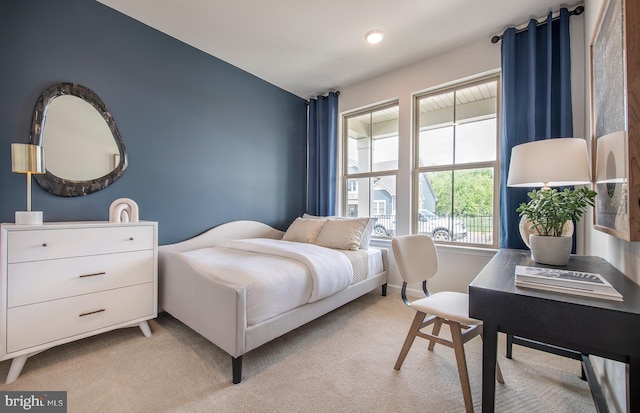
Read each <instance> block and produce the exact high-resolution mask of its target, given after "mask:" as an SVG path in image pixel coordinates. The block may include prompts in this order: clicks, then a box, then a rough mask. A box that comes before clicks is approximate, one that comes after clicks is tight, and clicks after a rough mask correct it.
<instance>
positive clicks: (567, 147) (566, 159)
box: [507, 138, 591, 247]
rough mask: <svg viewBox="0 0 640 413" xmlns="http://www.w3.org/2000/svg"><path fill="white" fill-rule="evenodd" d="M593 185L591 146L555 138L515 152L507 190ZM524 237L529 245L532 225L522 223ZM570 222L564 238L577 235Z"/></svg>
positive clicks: (512, 151)
mask: <svg viewBox="0 0 640 413" xmlns="http://www.w3.org/2000/svg"><path fill="white" fill-rule="evenodd" d="M590 182H591V169H590V167H589V155H588V154H587V142H586V140H584V139H581V138H555V139H545V140H541V141H534V142H528V143H523V144H521V145H517V146H514V147H513V148H512V149H511V163H510V164H509V176H508V178H507V186H512V187H541V189H543V190H544V189H550V187H552V186H571V185H583V184H588V183H590ZM519 227H520V228H519V229H520V236H521V237H522V240H523V241H524V243H525V244H526V245H527V247H530V245H529V234H531V228H530V225H529V224H528V223H527V219H526V217H522V218H521V219H520V225H519ZM573 230H574V228H573V222H567V223H566V224H565V226H564V230H563V231H562V235H566V236H570V235H572V234H573Z"/></svg>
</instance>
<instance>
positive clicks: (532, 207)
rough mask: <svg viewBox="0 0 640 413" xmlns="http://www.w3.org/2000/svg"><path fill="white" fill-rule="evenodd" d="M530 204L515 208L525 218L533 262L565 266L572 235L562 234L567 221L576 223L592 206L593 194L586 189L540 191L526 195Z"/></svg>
mask: <svg viewBox="0 0 640 413" xmlns="http://www.w3.org/2000/svg"><path fill="white" fill-rule="evenodd" d="M527 195H528V196H529V198H531V199H530V201H529V202H528V203H524V202H523V203H522V204H520V206H519V207H518V209H516V212H519V213H520V216H521V217H526V220H527V223H528V224H529V225H530V229H531V230H532V233H531V234H530V235H529V247H530V248H531V255H532V257H533V259H534V260H535V261H536V262H539V263H541V264H550V265H565V264H566V263H567V261H569V256H570V255H571V236H566V235H563V234H562V232H563V230H564V227H565V225H567V222H573V221H575V222H578V221H580V219H581V218H582V215H583V214H584V212H585V210H586V209H587V206H588V205H591V206H594V205H595V203H594V200H595V197H596V192H594V191H592V190H591V189H589V188H586V187H582V188H579V189H568V188H566V189H564V190H563V191H558V190H557V189H540V190H533V191H531V192H529V193H528V194H527Z"/></svg>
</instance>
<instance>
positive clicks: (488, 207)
mask: <svg viewBox="0 0 640 413" xmlns="http://www.w3.org/2000/svg"><path fill="white" fill-rule="evenodd" d="M493 181H494V171H493V168H478V169H465V170H458V171H455V172H454V204H453V211H454V216H455V217H456V219H457V220H458V221H460V222H463V223H464V225H465V228H466V232H467V236H466V237H465V239H463V240H462V241H464V242H470V243H474V244H487V245H491V244H493V236H494V234H493V207H494V205H493V187H494V182H493ZM454 232H455V229H454Z"/></svg>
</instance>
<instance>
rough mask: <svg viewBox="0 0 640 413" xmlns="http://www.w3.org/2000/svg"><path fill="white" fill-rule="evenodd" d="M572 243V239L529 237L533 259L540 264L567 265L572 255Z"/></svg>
mask: <svg viewBox="0 0 640 413" xmlns="http://www.w3.org/2000/svg"><path fill="white" fill-rule="evenodd" d="M571 243H572V239H571V237H565V236H563V237H543V236H541V235H535V234H530V235H529V246H530V248H531V257H532V258H533V260H534V261H535V262H538V263H540V264H549V265H566V264H567V262H569V256H570V255H571Z"/></svg>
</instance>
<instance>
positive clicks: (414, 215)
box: [410, 73, 502, 248]
mask: <svg viewBox="0 0 640 413" xmlns="http://www.w3.org/2000/svg"><path fill="white" fill-rule="evenodd" d="M490 81H495V82H496V86H497V92H496V114H495V119H496V154H495V155H496V156H495V160H493V161H481V162H468V163H464V164H456V163H455V157H454V159H453V163H452V164H447V165H437V166H420V145H419V141H420V132H421V130H420V100H421V99H424V98H425V97H428V96H435V95H442V94H445V93H449V92H454V94H455V91H457V90H460V89H465V88H468V87H470V86H474V85H478V84H483V83H487V82H490ZM501 95H502V93H501V73H492V74H489V75H484V76H479V77H475V78H473V79H470V80H466V81H460V82H454V83H450V84H447V85H446V86H442V87H435V88H432V89H429V90H428V91H424V92H420V93H416V94H414V95H413V99H412V105H413V110H412V117H413V132H412V138H411V143H412V147H411V149H412V152H413V157H412V162H413V165H414V167H413V173H412V174H411V196H412V201H411V211H410V214H411V216H410V223H411V233H412V234H417V233H418V227H419V212H420V211H419V205H418V202H419V192H420V188H419V185H420V179H419V178H420V174H421V173H428V172H440V171H451V172H452V173H455V171H460V170H470V169H478V168H493V170H494V173H493V225H492V231H493V238H492V243H491V244H479V243H471V242H460V241H436V240H434V241H436V242H437V243H443V244H447V245H455V246H466V247H476V248H498V245H499V242H500V228H499V223H500V220H499V216H500V146H501V127H500V125H501V118H500V113H501V105H502V102H501ZM454 102H455V99H454ZM455 108H456V105H454V108H453V110H454V118H453V121H451V122H450V123H449V124H450V125H451V126H454V127H455V126H457V125H456V119H455ZM487 118H489V117H487ZM477 120H479V118H474V120H473V121H477ZM462 123H467V122H462ZM458 124H460V123H458ZM442 125H445V124H442ZM440 127H442V126H440ZM453 145H454V146H453V150H454V153H455V149H456V147H455V133H454V142H453ZM454 185H455V182H454V181H453V180H452V188H451V189H452V193H454ZM454 200H455V197H454Z"/></svg>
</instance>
